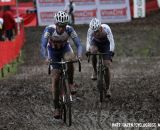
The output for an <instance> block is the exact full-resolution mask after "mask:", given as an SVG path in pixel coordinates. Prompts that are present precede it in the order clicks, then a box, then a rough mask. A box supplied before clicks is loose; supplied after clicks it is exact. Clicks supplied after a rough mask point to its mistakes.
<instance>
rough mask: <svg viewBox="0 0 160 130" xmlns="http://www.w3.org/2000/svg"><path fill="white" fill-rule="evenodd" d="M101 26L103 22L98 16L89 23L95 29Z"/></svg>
mask: <svg viewBox="0 0 160 130" xmlns="http://www.w3.org/2000/svg"><path fill="white" fill-rule="evenodd" d="M100 27H101V22H100V21H99V20H98V19H97V18H93V19H92V20H91V22H90V24H89V28H90V29H91V30H93V31H97V30H98V29H99V28H100Z"/></svg>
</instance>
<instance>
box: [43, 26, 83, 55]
mask: <svg viewBox="0 0 160 130" xmlns="http://www.w3.org/2000/svg"><path fill="white" fill-rule="evenodd" d="M69 38H72V40H73V41H74V44H75V45H76V47H77V49H78V56H81V54H82V45H81V42H80V39H79V38H78V36H77V33H76V32H75V30H74V29H73V28H72V27H71V26H69V25H67V26H66V30H65V31H64V32H63V33H62V34H58V33H57V31H56V25H55V24H54V25H50V26H47V27H46V28H45V30H44V32H43V35H42V38H41V54H42V56H43V57H45V58H47V57H48V52H47V47H48V48H50V49H49V50H51V51H58V50H61V51H62V49H63V50H64V51H65V50H68V49H67V48H70V47H69V46H70V45H69V43H68V40H69ZM65 48H66V49H65ZM70 51H71V50H70Z"/></svg>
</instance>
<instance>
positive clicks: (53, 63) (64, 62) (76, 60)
mask: <svg viewBox="0 0 160 130" xmlns="http://www.w3.org/2000/svg"><path fill="white" fill-rule="evenodd" d="M77 62H78V65H79V72H81V60H80V59H74V60H71V61H63V60H62V61H60V62H54V61H52V60H51V61H50V62H49V68H48V74H50V73H51V72H50V65H55V64H60V65H65V64H68V63H77Z"/></svg>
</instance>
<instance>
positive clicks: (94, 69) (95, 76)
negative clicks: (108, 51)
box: [90, 45, 98, 80]
mask: <svg viewBox="0 0 160 130" xmlns="http://www.w3.org/2000/svg"><path fill="white" fill-rule="evenodd" d="M90 50H91V53H96V52H97V51H98V48H97V47H96V46H94V45H92V46H91V48H90ZM92 66H93V73H92V76H91V79H92V80H96V79H97V57H96V56H92Z"/></svg>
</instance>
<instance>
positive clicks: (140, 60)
mask: <svg viewBox="0 0 160 130" xmlns="http://www.w3.org/2000/svg"><path fill="white" fill-rule="evenodd" d="M156 19H157V18H155V19H154V21H155V23H156V22H157V21H156ZM158 22H159V21H158ZM151 24H152V22H149V21H145V20H144V21H143V25H144V26H143V27H142V28H139V27H141V25H142V23H140V22H139V21H138V22H136V21H135V22H132V23H129V24H126V25H125V24H118V25H114V24H113V25H111V27H112V29H113V33H115V39H116V41H117V44H118V42H121V39H120V40H119V39H118V38H119V37H120V38H122V40H123V39H124V37H125V36H124V34H127V31H128V33H130V35H126V39H124V41H125V42H126V43H128V44H129V43H130V42H131V44H129V45H127V44H126V46H125V47H126V48H127V49H126V52H124V53H123V54H122V55H121V52H118V54H116V56H115V58H114V62H113V67H112V81H111V86H112V88H111V91H112V94H113V97H112V99H111V101H108V100H106V101H105V102H104V103H103V104H100V103H99V100H98V98H97V97H98V93H97V89H96V83H95V82H93V81H91V80H90V75H91V71H92V69H91V65H90V64H88V63H87V61H86V59H85V57H84V60H83V61H82V73H79V72H78V69H77V66H75V68H76V71H75V80H76V82H77V83H78V84H79V88H78V94H77V95H76V97H74V99H76V100H75V101H74V102H73V124H72V126H71V127H70V128H68V127H66V125H65V124H64V123H62V122H61V121H57V120H54V118H53V102H52V96H51V92H50V85H51V80H50V78H49V77H48V75H47V66H46V65H44V64H43V63H42V60H41V58H40V54H39V42H40V35H41V33H42V30H43V27H42V28H28V29H26V43H25V46H24V51H25V59H24V63H23V64H22V65H21V66H20V67H19V69H18V72H17V74H16V75H12V76H10V77H7V78H5V79H3V80H1V81H0V129H1V130H54V129H62V130H63V129H64V130H66V129H69V130H97V129H102V130H103V129H104V130H109V129H113V130H114V129H117V128H114V127H112V123H116V122H122V123H126V122H132V123H134V122H136V123H138V122H147V123H148V122H152V123H153V122H154V123H158V122H160V109H159V108H160V89H159V86H160V80H159V77H160V57H159V55H158V53H157V52H158V51H157V50H155V49H156V48H154V49H152V48H151V50H155V51H154V52H152V53H151V56H148V57H143V56H134V55H133V56H130V55H129V54H131V55H132V52H133V51H132V50H134V49H136V48H138V47H139V46H137V44H132V43H134V41H133V40H135V39H136V38H135V37H134V36H135V35H136V33H137V32H136V29H139V31H140V33H141V31H142V32H144V33H143V35H144V36H145V33H146V32H145V31H143V30H150V31H152V29H153V28H152V25H151ZM138 26H139V27H138ZM87 27H88V26H81V27H79V28H76V29H77V30H79V35H80V37H81V39H82V42H83V43H84V41H85V35H86V29H87ZM135 27H136V29H135V30H134V28H135ZM158 27H159V26H158ZM128 28H132V30H130V29H128ZM154 29H155V30H156V28H154ZM156 31H157V33H158V32H159V31H158V30H156ZM123 33H124V34H123ZM118 35H120V36H119V37H118ZM159 35H160V32H159ZM121 36H122V37H121ZM142 37H143V36H142ZM144 39H146V38H145V37H144ZM124 41H123V42H124ZM123 42H121V43H123ZM140 42H142V43H143V42H144V41H143V40H142V39H141V41H139V43H140ZM118 46H119V45H118ZM158 46H159V45H157V46H156V47H158ZM122 47H123V44H122ZM117 49H118V48H117ZM129 49H132V50H130V53H129V52H127V50H129ZM157 49H158V48H157ZM122 50H123V49H122ZM124 50H125V49H124ZM152 55H155V56H152ZM128 56H130V57H128Z"/></svg>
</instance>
